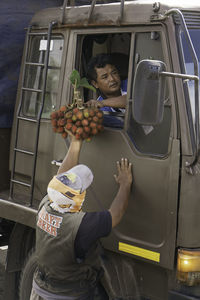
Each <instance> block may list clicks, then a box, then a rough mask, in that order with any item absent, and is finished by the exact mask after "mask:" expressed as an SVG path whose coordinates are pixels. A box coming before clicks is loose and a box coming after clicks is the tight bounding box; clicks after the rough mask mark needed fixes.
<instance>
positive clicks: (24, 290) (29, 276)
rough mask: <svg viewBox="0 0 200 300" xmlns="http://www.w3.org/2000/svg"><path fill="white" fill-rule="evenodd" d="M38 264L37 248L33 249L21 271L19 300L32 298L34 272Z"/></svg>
mask: <svg viewBox="0 0 200 300" xmlns="http://www.w3.org/2000/svg"><path fill="white" fill-rule="evenodd" d="M36 265H37V260H36V254H35V250H34V249H32V250H31V251H30V252H29V254H28V256H27V258H26V261H25V264H24V268H23V270H22V271H21V276H20V282H19V300H25V299H30V295H31V289H32V281H33V274H34V271H35V268H36Z"/></svg>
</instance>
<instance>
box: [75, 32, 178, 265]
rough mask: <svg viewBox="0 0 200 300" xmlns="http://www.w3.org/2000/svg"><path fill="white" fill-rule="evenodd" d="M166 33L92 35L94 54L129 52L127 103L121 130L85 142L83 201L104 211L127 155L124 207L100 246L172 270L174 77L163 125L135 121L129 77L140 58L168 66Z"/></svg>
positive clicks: (175, 163) (175, 192)
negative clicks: (89, 174)
mask: <svg viewBox="0 0 200 300" xmlns="http://www.w3.org/2000/svg"><path fill="white" fill-rule="evenodd" d="M164 34H165V32H164V31H163V29H162V28H160V27H151V28H150V27H147V28H144V27H143V29H142V30H141V29H139V28H134V31H133V30H131V29H130V30H128V29H126V32H118V33H115V34H114V33H112V34H111V33H109V32H108V33H107V36H106V30H104V35H103V34H102V35H101V38H102V42H101V43H100V36H96V42H95V43H93V48H92V50H91V53H92V55H95V53H99V52H105V51H106V52H109V53H112V52H119V51H121V52H122V51H123V49H126V51H127V50H128V52H129V53H128V55H129V70H128V90H127V93H128V95H127V98H128V103H127V107H126V115H125V119H124V126H123V128H122V129H119V128H111V127H105V130H104V132H103V133H102V134H100V135H99V136H97V137H95V138H94V139H93V140H92V142H91V143H88V144H87V143H84V146H83V149H82V153H81V162H82V163H86V164H87V165H89V167H90V168H91V169H92V170H93V172H94V178H95V179H94V182H93V184H92V187H91V188H90V189H89V190H88V194H87V201H86V204H85V208H86V209H88V210H90V211H94V210H96V209H99V210H100V209H107V208H109V206H110V204H111V202H112V200H113V199H114V197H115V194H116V192H117V189H118V187H117V184H116V183H115V181H114V178H113V174H115V173H116V161H117V160H119V159H120V158H121V157H127V158H128V159H129V160H130V161H131V162H132V164H133V175H134V181H133V186H132V193H131V198H130V201H129V206H128V209H127V211H126V213H125V215H124V217H123V219H122V221H121V223H120V224H119V225H118V226H117V227H116V228H115V229H114V230H113V232H112V235H111V236H110V237H108V238H107V239H104V240H103V244H104V246H105V247H106V248H107V249H110V250H112V251H115V252H118V253H121V254H124V255H128V256H131V257H132V258H134V259H137V260H142V261H145V262H148V263H152V264H156V265H159V266H162V267H166V268H168V269H171V268H173V264H174V251H175V240H176V219H177V214H176V212H177V200H178V179H179V163H180V161H179V156H180V143H179V139H178V138H177V127H176V114H175V99H174V95H173V91H174V87H173V81H172V80H171V79H169V80H168V82H167V88H166V91H165V108H164V118H163V120H162V122H161V124H159V125H156V126H142V125H139V124H138V123H137V122H136V121H135V120H134V119H133V117H132V113H131V110H132V109H131V106H132V102H133V101H134V100H133V99H132V92H133V88H132V86H133V85H132V79H133V77H134V71H135V68H136V65H137V63H138V62H139V61H140V60H142V59H156V60H162V61H164V62H165V63H166V65H167V68H168V69H169V70H170V64H169V55H168V54H167V53H166V49H167V45H166V39H165V37H164ZM117 35H118V38H120V39H121V42H120V43H119V40H118V43H117V45H118V46H120V49H117V50H115V49H113V45H114V40H115V39H116V38H117ZM79 38H80V37H79ZM103 38H104V41H103ZM112 38H113V42H112ZM109 39H111V40H110V42H111V43H109V45H110V46H109V47H108V40H109ZM123 39H124V41H125V43H127V39H129V46H130V48H129V47H128V46H127V44H126V46H123V44H122V40H123ZM82 42H84V38H82ZM98 43H99V44H98ZM82 45H83V43H82ZM124 45H125V44H124ZM111 46H112V47H111ZM77 49H78V48H77ZM79 50H80V48H79ZM77 51H78V50H77ZM76 55H77V56H78V54H76ZM77 56H76V57H77ZM79 57H81V56H80V52H79Z"/></svg>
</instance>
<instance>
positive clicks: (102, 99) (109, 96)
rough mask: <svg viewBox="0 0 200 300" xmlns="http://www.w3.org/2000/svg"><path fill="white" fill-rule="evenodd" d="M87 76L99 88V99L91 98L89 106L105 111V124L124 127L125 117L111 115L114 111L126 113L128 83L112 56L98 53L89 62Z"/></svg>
mask: <svg viewBox="0 0 200 300" xmlns="http://www.w3.org/2000/svg"><path fill="white" fill-rule="evenodd" d="M87 78H88V80H89V82H90V83H91V84H92V85H93V86H94V87H95V88H96V89H97V91H98V93H99V97H98V98H97V100H94V99H92V100H89V101H88V102H87V103H86V104H87V105H88V106H89V107H99V108H100V109H101V110H102V111H103V112H104V125H105V126H110V127H123V118H122V117H117V116H115V117H114V116H111V115H112V113H121V115H123V114H124V113H125V107H126V83H127V80H125V81H121V79H120V75H119V72H118V69H117V67H116V66H115V65H114V62H113V60H112V56H111V55H108V54H104V53H102V54H98V55H97V56H95V57H93V58H92V59H91V60H90V62H89V63H88V69H87Z"/></svg>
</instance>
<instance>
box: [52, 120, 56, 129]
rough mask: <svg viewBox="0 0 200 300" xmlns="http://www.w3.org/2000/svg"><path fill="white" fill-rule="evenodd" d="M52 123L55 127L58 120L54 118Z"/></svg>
mask: <svg viewBox="0 0 200 300" xmlns="http://www.w3.org/2000/svg"><path fill="white" fill-rule="evenodd" d="M51 124H52V126H53V127H56V126H57V121H56V119H52V120H51Z"/></svg>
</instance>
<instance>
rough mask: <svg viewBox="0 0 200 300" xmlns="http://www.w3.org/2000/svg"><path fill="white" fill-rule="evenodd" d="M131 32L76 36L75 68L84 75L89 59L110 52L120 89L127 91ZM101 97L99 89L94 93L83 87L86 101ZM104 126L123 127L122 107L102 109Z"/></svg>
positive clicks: (123, 113) (123, 91) (123, 110)
mask: <svg viewBox="0 0 200 300" xmlns="http://www.w3.org/2000/svg"><path fill="white" fill-rule="evenodd" d="M130 41H131V33H126V32H122V33H100V34H87V35H86V34H85V35H81V34H80V35H78V36H77V52H76V59H75V61H76V63H75V68H76V69H77V70H79V72H80V74H81V76H82V77H86V74H87V65H88V63H89V61H90V59H91V58H92V57H94V56H96V55H98V54H100V53H106V54H111V56H112V60H113V63H114V64H115V66H116V68H117V69H118V71H119V74H120V79H121V91H122V93H123V94H125V93H126V92H127V80H128V65H129V52H130ZM98 97H103V95H101V91H99V90H97V92H96V93H94V92H91V91H90V90H87V89H84V91H83V98H84V101H85V102H87V101H88V100H90V99H95V100H96V99H98ZM103 112H104V126H108V127H112V128H113V127H114V128H123V125H124V116H125V108H124V109H113V111H109V112H108V111H106V112H105V111H104V110H103Z"/></svg>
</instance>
